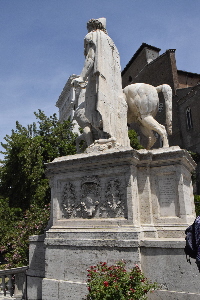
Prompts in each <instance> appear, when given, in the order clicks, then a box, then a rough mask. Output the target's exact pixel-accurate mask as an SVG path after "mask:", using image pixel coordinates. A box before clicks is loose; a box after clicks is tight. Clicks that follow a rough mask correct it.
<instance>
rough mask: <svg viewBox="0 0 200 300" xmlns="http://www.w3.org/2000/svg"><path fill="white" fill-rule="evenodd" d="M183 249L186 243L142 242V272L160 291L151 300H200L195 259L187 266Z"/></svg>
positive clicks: (175, 241) (165, 240) (167, 240)
mask: <svg viewBox="0 0 200 300" xmlns="http://www.w3.org/2000/svg"><path fill="white" fill-rule="evenodd" d="M184 247H185V240H184V239H172V238H171V239H157V240H156V239H152V240H145V241H141V243H140V249H141V266H142V271H143V272H144V274H145V276H146V277H147V278H149V279H150V280H152V281H155V282H157V283H158V284H159V286H160V287H161V290H160V291H156V292H155V293H153V294H150V296H149V298H148V299H151V300H154V299H155V300H157V299H162V300H168V299H170V300H171V299H174V300H175V299H176V300H178V299H180V300H182V299H192V300H193V299H200V285H199V279H200V274H199V271H198V268H197V266H196V263H195V260H194V259H192V262H191V265H190V264H189V263H188V262H187V260H186V256H185V253H184ZM187 297H188V298H187ZM192 297H194V298H192Z"/></svg>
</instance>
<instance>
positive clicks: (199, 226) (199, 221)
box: [195, 216, 200, 272]
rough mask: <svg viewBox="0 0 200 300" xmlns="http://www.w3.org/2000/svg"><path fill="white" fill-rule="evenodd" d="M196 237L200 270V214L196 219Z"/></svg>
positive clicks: (197, 259) (197, 260) (197, 261)
mask: <svg viewBox="0 0 200 300" xmlns="http://www.w3.org/2000/svg"><path fill="white" fill-rule="evenodd" d="M195 239H196V246H197V256H196V264H197V267H198V269H199V272H200V216H198V217H197V218H196V220H195Z"/></svg>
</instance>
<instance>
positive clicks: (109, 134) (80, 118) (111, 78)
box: [72, 18, 130, 147]
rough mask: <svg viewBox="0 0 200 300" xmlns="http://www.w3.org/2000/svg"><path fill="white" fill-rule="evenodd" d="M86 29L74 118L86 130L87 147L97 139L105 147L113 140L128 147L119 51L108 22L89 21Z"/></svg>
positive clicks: (77, 79) (76, 84) (74, 81)
mask: <svg viewBox="0 0 200 300" xmlns="http://www.w3.org/2000/svg"><path fill="white" fill-rule="evenodd" d="M87 28H88V34H87V35H86V37H85V39H84V54H85V63H84V67H83V70H82V72H81V75H80V77H78V78H75V79H74V80H73V81H72V84H73V86H74V87H75V88H76V90H77V93H76V94H77V97H76V98H77V100H76V103H75V106H76V107H77V108H76V111H75V115H74V118H75V119H76V121H77V122H78V124H79V125H80V126H81V127H82V129H83V134H84V137H85V139H86V142H87V146H90V145H91V144H93V142H94V141H95V139H96V140H97V143H98V140H99V139H104V143H105V144H106V143H107V140H108V139H110V138H111V139H112V140H113V141H115V142H116V143H117V144H118V145H120V146H124V147H128V146H130V142H129V138H128V132H127V122H126V120H127V104H126V101H125V99H124V95H123V92H122V84H121V67H120V57H119V53H118V50H117V48H116V46H115V44H114V42H113V41H112V39H111V38H110V37H109V36H108V34H107V31H106V19H105V18H100V19H91V20H89V21H88V23H87ZM94 130H95V133H94ZM95 134H96V135H97V137H96V136H94V135H95Z"/></svg>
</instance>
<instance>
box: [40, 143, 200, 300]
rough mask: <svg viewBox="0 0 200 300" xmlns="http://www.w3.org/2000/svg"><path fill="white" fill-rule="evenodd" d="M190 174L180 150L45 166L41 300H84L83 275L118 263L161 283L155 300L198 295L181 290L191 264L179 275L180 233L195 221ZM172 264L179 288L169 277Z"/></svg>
mask: <svg viewBox="0 0 200 300" xmlns="http://www.w3.org/2000/svg"><path fill="white" fill-rule="evenodd" d="M194 167H195V164H194V162H193V160H192V159H191V157H190V155H189V154H188V152H187V151H185V150H181V149H180V148H179V147H171V148H166V149H157V150H151V151H147V150H140V151H135V150H123V149H121V150H120V149H116V150H113V149H112V150H106V151H104V152H102V153H101V152H98V153H88V154H80V155H74V156H68V157H60V158H57V159H55V160H54V161H53V162H52V163H49V164H48V165H47V176H48V178H49V179H50V185H51V189H52V200H51V201H52V205H51V206H52V212H51V219H50V222H49V229H48V231H47V232H46V237H45V240H44V243H45V249H46V250H45V277H44V279H43V282H42V300H47V299H48V300H51V299H52V300H53V299H55V300H61V299H62V300H64V299H71V300H73V299H74V300H75V299H76V300H77V299H80V300H81V299H82V298H83V297H84V295H86V294H87V288H86V280H87V276H86V275H87V268H88V267H89V266H91V265H94V264H97V263H98V262H100V261H106V262H108V263H109V264H112V263H115V262H116V261H119V260H120V259H125V260H126V261H127V267H130V268H131V267H132V266H133V265H134V264H136V263H137V264H139V265H140V266H141V268H142V270H143V271H144V272H145V275H146V276H147V277H149V278H150V279H151V280H156V281H157V282H159V283H160V284H162V287H163V290H164V291H162V292H163V294H162V299H169V298H165V295H167V294H166V290H169V291H172V290H173V291H174V290H175V291H177V292H179V291H180V292H184V291H185V292H188V291H189V292H191V293H197V290H195V289H193V288H191V289H190V290H188V289H187V284H188V279H187V276H188V272H189V269H190V265H189V264H188V265H187V274H184V272H185V270H186V264H187V263H186V260H185V257H184V251H183V248H184V231H185V229H186V228H187V226H188V225H189V224H191V223H192V222H193V221H194V218H195V211H194V201H193V190H192V184H191V171H192V170H193V169H194ZM175 257H176V258H175ZM178 258H179V259H178ZM177 259H178V261H179V267H178V270H179V273H180V274H182V275H181V276H179V279H180V280H181V281H182V282H181V283H180V284H179V286H180V288H178V284H177V286H175V285H174V284H173V282H174V280H175V279H174V276H173V275H172V274H170V267H171V268H172V269H175V268H176V267H175V263H176V261H177ZM166 270H168V271H167V272H166ZM196 273H197V271H196ZM195 276H196V275H195ZM195 276H193V277H192V280H193V281H194V278H196V277H195ZM194 286H195V285H194ZM197 286H198V284H197ZM184 288H185V289H184ZM154 295H155V296H154V297H156V294H154ZM149 297H150V296H149ZM151 297H152V295H151ZM157 297H159V295H158V294H157ZM166 297H167V296H166ZM177 297H179V296H177ZM151 299H153V298H151ZM156 299H159V298H156ZM174 299H175V298H174ZM176 299H182V298H176Z"/></svg>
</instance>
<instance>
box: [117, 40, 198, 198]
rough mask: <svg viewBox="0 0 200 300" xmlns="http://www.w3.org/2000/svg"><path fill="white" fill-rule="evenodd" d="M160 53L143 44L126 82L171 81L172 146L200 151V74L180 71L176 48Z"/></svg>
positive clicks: (161, 116)
mask: <svg viewBox="0 0 200 300" xmlns="http://www.w3.org/2000/svg"><path fill="white" fill-rule="evenodd" d="M159 52H160V49H159V48H156V47H153V46H150V45H148V44H145V43H143V44H142V45H141V46H140V48H139V49H138V50H137V51H136V53H135V54H134V55H133V57H132V58H131V60H130V61H129V62H128V64H127V65H126V67H125V68H124V70H123V71H122V85H123V87H125V86H127V85H129V84H131V83H137V82H144V83H148V84H151V85H153V86H158V85H161V84H164V83H165V84H169V85H170V86H171V88H172V91H173V100H172V101H173V105H172V109H173V129H172V130H173V133H172V136H170V137H169V143H170V146H176V145H178V146H180V147H181V148H183V149H187V150H190V151H193V152H197V153H198V154H200V74H195V73H191V72H186V71H181V70H177V66H176V58H175V49H169V50H167V51H166V52H165V53H163V54H162V55H159ZM159 98H160V105H159V112H158V114H157V116H156V119H157V121H158V122H159V123H161V124H165V103H164V98H163V96H162V95H161V94H159ZM133 128H134V129H135V130H136V131H137V132H138V133H139V135H140V138H141V142H142V143H144V144H145V138H144V137H143V136H142V134H141V132H140V131H139V128H138V125H133ZM160 143H161V142H160V141H159V139H158V142H157V143H156V145H155V146H156V147H159V146H160ZM198 170H199V171H200V166H198ZM198 173H199V172H198ZM198 193H200V188H199V191H198Z"/></svg>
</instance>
